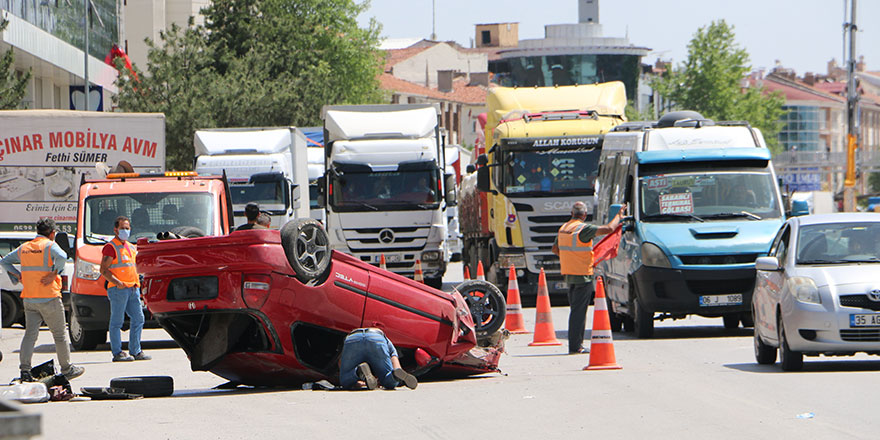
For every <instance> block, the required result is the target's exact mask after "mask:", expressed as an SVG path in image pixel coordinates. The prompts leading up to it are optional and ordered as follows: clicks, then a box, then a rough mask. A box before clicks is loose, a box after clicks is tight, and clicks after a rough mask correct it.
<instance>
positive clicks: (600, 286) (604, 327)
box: [584, 277, 622, 370]
mask: <svg viewBox="0 0 880 440" xmlns="http://www.w3.org/2000/svg"><path fill="white" fill-rule="evenodd" d="M621 368H622V367H621V366H620V365H617V359H616V358H615V356H614V341H613V340H612V339H611V321H610V320H609V319H608V303H607V302H606V301H605V283H604V282H603V281H602V277H599V279H598V280H597V281H596V298H595V301H594V304H593V331H592V332H590V365H587V366H586V367H584V370H619V369H621Z"/></svg>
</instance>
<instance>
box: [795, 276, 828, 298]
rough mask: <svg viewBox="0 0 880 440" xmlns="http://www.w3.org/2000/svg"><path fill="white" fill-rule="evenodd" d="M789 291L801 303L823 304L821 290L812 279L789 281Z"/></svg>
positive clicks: (796, 278)
mask: <svg viewBox="0 0 880 440" xmlns="http://www.w3.org/2000/svg"><path fill="white" fill-rule="evenodd" d="M788 290H789V291H790V292H791V294H792V295H793V296H794V297H795V299H797V300H798V301H800V302H804V303H813V304H822V299H821V298H820V297H819V288H818V287H816V282H814V281H813V279H812V278H807V277H791V278H789V279H788Z"/></svg>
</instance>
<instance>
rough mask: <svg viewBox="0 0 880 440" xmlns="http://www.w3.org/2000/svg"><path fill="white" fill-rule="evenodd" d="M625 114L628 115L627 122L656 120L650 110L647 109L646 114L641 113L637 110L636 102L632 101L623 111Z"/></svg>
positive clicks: (627, 103) (628, 102)
mask: <svg viewBox="0 0 880 440" xmlns="http://www.w3.org/2000/svg"><path fill="white" fill-rule="evenodd" d="M623 111H624V114H625V115H626V120H627V121H650V120H652V119H654V114H653V113H652V112H651V110H650V109H646V110H645V111H644V112H640V111H639V110H638V109H636V106H635V102H634V101H633V100H632V99H630V100H629V101H627V102H626V107H625V108H624V109H623Z"/></svg>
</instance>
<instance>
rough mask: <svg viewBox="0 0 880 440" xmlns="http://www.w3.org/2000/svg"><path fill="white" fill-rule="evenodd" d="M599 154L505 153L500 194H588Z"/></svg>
mask: <svg viewBox="0 0 880 440" xmlns="http://www.w3.org/2000/svg"><path fill="white" fill-rule="evenodd" d="M600 152H601V150H600V149H598V148H591V149H579V150H571V151H566V150H555V149H554V150H545V151H505V152H503V153H502V154H503V158H504V160H503V161H502V164H503V167H504V169H503V170H501V180H502V185H501V187H502V188H503V189H502V191H503V192H504V193H505V194H507V195H510V196H516V195H520V196H526V195H528V196H545V197H548V196H555V195H560V194H563V195H586V194H592V193H593V182H594V181H595V180H596V176H597V175H598V163H599V154H600Z"/></svg>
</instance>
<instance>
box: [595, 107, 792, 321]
mask: <svg viewBox="0 0 880 440" xmlns="http://www.w3.org/2000/svg"><path fill="white" fill-rule="evenodd" d="M770 158H771V155H770V151H769V150H768V149H767V147H766V144H765V143H764V138H763V136H762V135H761V132H760V131H759V130H757V129H755V128H753V127H751V126H749V124H748V123H745V122H714V121H711V120H708V119H704V118H703V117H702V116H701V115H700V114H699V113H696V112H673V113H669V114H667V115H665V116H663V117H662V118H661V119H660V120H659V121H657V122H630V123H626V124H623V125H620V126H618V127H616V128H615V129H614V130H613V131H612V132H611V133H608V134H606V136H605V143H604V146H603V148H602V155H601V158H600V165H599V166H600V168H599V179H598V184H597V188H596V192H597V199H598V203H597V207H596V218H597V220H596V222H597V223H598V224H603V223H605V222H607V221H608V220H609V219H610V218H611V217H612V216H614V215H615V214H616V213H617V211H618V210H619V209H620V205H621V204H622V203H623V202H627V203H628V204H629V206H630V208H629V213H630V215H631V217H628V218H627V221H626V222H625V224H624V232H623V235H622V238H621V243H620V249H619V251H618V255H617V257H616V258H614V259H611V260H608V261H605V262H603V263H601V264H600V265H599V266H598V267H597V272H596V273H597V274H598V275H601V276H602V277H603V279H604V282H605V291H606V298H607V301H608V306H609V309H608V310H609V316H610V318H611V324H612V329H613V330H615V331H620V330H621V328H623V329H624V330H627V331H630V330H632V331H635V333H636V336H638V337H640V338H649V337H651V336H652V335H653V332H654V321H655V320H662V319H667V318H671V319H680V318H684V317H686V316H687V315H700V316H706V317H722V318H723V320H724V327H725V328H729V329H733V328H737V327H738V326H739V324H740V322H742V324H743V326H745V327H751V326H752V325H753V322H754V321H753V318H752V315H751V300H752V290H753V288H754V284H755V259H756V258H757V257H759V256H763V255H766V253H767V251H768V249H769V248H770V243H771V242H772V241H773V237H774V236H775V234H776V232H777V231H778V230H779V227H780V226H781V225H782V223H783V221H784V217H785V213H784V208H783V203H782V197H781V194H780V191H779V186H778V185H777V181H776V176H775V173H774V171H773V166H772V163H771V161H770Z"/></svg>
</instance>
